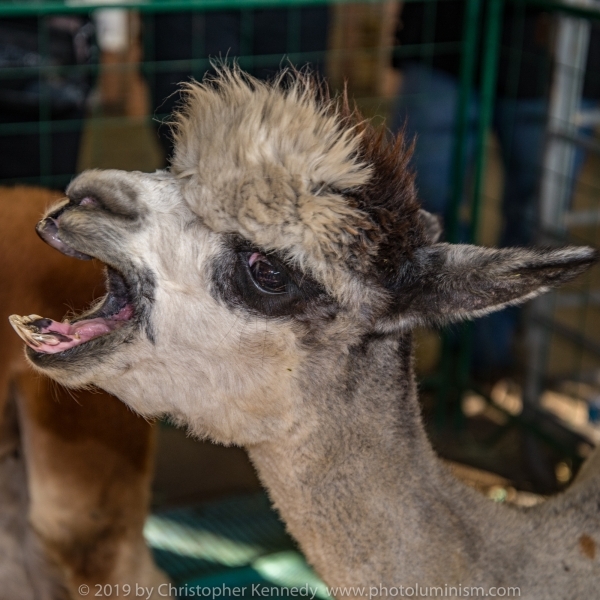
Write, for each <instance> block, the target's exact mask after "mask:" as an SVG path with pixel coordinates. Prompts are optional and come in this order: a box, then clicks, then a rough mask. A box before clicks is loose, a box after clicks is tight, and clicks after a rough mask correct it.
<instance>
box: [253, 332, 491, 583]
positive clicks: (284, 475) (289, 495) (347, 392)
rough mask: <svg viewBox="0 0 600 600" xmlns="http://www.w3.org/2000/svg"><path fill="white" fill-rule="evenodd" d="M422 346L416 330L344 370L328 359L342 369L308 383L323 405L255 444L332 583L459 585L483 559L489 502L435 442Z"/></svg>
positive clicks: (286, 514) (285, 510) (359, 356)
mask: <svg viewBox="0 0 600 600" xmlns="http://www.w3.org/2000/svg"><path fill="white" fill-rule="evenodd" d="M410 345H411V341H410V337H408V336H407V337H405V338H402V339H399V340H392V339H389V338H383V339H372V340H369V341H368V342H367V343H365V344H364V345H363V346H361V347H360V348H355V349H353V350H352V351H351V352H350V354H349V355H348V357H347V358H346V359H345V360H344V364H343V368H341V369H340V365H339V364H337V365H329V367H330V368H328V369H324V368H321V369H320V370H319V372H323V371H325V370H326V371H327V372H329V373H337V374H338V375H337V378H336V379H335V380H329V381H327V382H324V381H321V380H317V381H314V384H313V385H312V386H310V385H309V386H307V389H306V391H305V393H304V396H305V397H306V396H308V395H310V401H308V398H305V402H304V404H305V405H307V406H310V407H311V410H314V411H315V412H314V413H312V414H308V413H307V414H306V415H305V416H304V418H303V419H302V422H301V423H298V424H297V427H296V429H295V430H294V431H292V432H288V435H286V436H285V437H284V438H281V439H279V440H276V441H275V440H274V441H270V442H268V443H263V444H259V445H256V446H253V447H252V448H249V453H250V456H251V458H252V460H253V462H254V463H255V465H256V467H257V469H258V472H259V474H260V476H261V478H262V480H263V482H264V484H265V485H266V486H267V488H268V489H269V491H270V494H271V498H272V499H273V501H274V503H275V505H276V507H277V508H278V510H279V511H280V513H281V515H282V517H283V519H284V520H285V521H286V523H287V525H288V529H289V531H290V532H291V533H292V535H293V536H294V537H296V539H297V540H298V542H299V543H300V545H301V547H302V549H303V551H304V553H305V554H306V556H307V558H308V560H309V561H310V562H311V563H312V564H313V566H314V567H315V568H316V569H317V571H318V572H319V573H320V574H321V575H322V576H323V577H324V578H325V581H326V583H327V584H328V585H333V586H336V585H337V586H351V585H366V586H369V585H379V584H380V583H381V584H384V585H385V584H387V585H402V584H404V585H408V584H409V583H412V584H414V583H415V581H420V582H421V583H424V584H427V585H433V584H434V583H435V582H442V584H443V583H455V582H456V581H459V580H461V579H462V577H463V575H464V569H465V565H466V564H469V562H472V560H473V557H469V552H473V551H474V550H475V548H474V547H473V544H474V538H478V537H479V536H480V534H479V532H476V531H472V530H473V516H474V511H475V512H477V511H486V510H487V509H488V505H487V501H486V500H485V499H483V498H481V499H480V498H479V497H475V494H471V493H470V490H467V489H463V486H462V485H461V484H459V483H458V482H457V481H455V480H454V479H452V478H451V477H450V476H449V475H448V474H447V472H446V469H445V468H444V467H443V465H442V464H441V463H440V461H439V459H437V457H436V456H435V454H434V452H433V450H432V448H431V446H430V444H429V441H428V440H427V437H426V435H425V432H424V430H423V427H422V423H421V418H420V412H419V406H418V401H417V395H416V386H415V380H414V374H413V371H412V357H411V348H410ZM314 372H315V371H313V373H314ZM340 372H342V373H344V376H343V377H339V373H340ZM314 379H318V378H315V377H313V380H314ZM465 497H466V498H467V499H468V500H469V501H467V502H465ZM470 501H472V502H470ZM473 503H474V504H476V505H477V506H476V507H475V506H473ZM486 518H487V517H486ZM440 547H442V548H443V552H440Z"/></svg>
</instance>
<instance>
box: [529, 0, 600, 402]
mask: <svg viewBox="0 0 600 600" xmlns="http://www.w3.org/2000/svg"><path fill="white" fill-rule="evenodd" d="M567 1H568V2H570V3H573V2H574V0H567ZM582 1H583V2H585V0H578V3H581V2H582ZM585 3H586V4H589V5H593V4H594V2H593V1H592V0H589V1H588V2H585ZM589 37H590V23H589V22H588V21H585V20H583V19H581V18H577V17H569V16H565V15H561V16H559V17H558V30H557V36H556V46H555V56H554V58H555V67H554V76H553V81H552V88H551V92H550V106H549V108H548V125H547V133H548V136H547V142H546V151H545V154H544V159H543V164H542V180H541V182H540V201H539V219H540V230H541V236H540V239H538V243H547V242H548V241H551V240H552V238H556V237H557V236H558V237H562V236H564V235H565V233H566V222H565V216H566V214H567V212H568V209H569V204H570V202H571V194H572V192H573V184H572V181H571V178H572V176H573V164H574V158H575V148H574V145H573V142H572V141H569V140H568V139H565V138H564V137H560V135H559V134H561V133H565V134H567V135H574V134H576V133H577V123H576V117H577V113H578V111H579V108H580V103H581V95H582V90H583V79H584V76H585V64H586V59H587V49H588V45H589ZM555 302H556V294H555V293H552V294H545V295H544V296H541V297H540V298H538V299H536V300H535V301H534V302H533V303H532V305H531V307H530V315H531V317H530V319H529V325H528V329H527V337H526V344H527V356H528V363H527V376H526V380H525V389H524V390H523V400H524V404H525V407H527V406H530V407H531V406H535V405H537V404H538V402H539V398H540V396H541V394H542V391H543V385H544V384H543V374H544V366H545V364H546V359H547V353H548V348H549V346H550V338H551V333H550V331H548V329H547V325H544V323H543V321H546V322H547V321H548V320H549V319H551V318H552V313H553V311H554V305H555ZM536 317H537V318H536ZM540 317H541V321H542V322H540V320H539V319H540Z"/></svg>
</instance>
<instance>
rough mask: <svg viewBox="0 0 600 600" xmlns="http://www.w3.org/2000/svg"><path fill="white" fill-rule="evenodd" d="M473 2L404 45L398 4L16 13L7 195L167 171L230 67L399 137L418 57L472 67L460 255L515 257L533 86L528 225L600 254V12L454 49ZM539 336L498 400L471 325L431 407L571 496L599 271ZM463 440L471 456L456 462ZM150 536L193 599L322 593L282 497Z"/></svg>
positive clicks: (531, 337) (589, 392)
mask: <svg viewBox="0 0 600 600" xmlns="http://www.w3.org/2000/svg"><path fill="white" fill-rule="evenodd" d="M454 2H455V0H415V1H414V2H412V1H410V0H407V1H405V2H404V3H403V7H402V10H407V7H410V6H416V5H420V9H419V10H420V17H419V19H420V20H419V21H418V22H419V27H420V29H419V31H418V35H412V34H413V33H414V32H406V31H404V32H402V31H401V33H400V35H399V37H398V38H395V33H396V27H395V24H396V22H397V19H398V18H399V15H400V5H399V4H398V3H396V2H390V1H379V2H364V3H355V2H344V1H334V2H324V1H318V0H304V1H295V0H262V1H258V0H140V1H137V2H110V4H109V3H103V2H95V1H93V0H90V1H84V0H81V1H76V2H73V1H68V0H67V1H64V2H63V1H55V0H51V1H46V2H42V1H34V0H32V1H21V2H18V1H5V2H2V3H0V107H1V110H0V148H1V153H2V161H0V162H1V163H2V164H1V165H0V169H1V170H0V184H2V185H12V184H17V183H19V184H31V185H42V186H47V187H64V185H65V184H66V183H67V182H68V181H69V180H70V178H71V177H72V175H73V174H74V173H75V172H78V171H80V170H82V169H86V168H122V169H137V170H142V171H152V170H154V169H157V168H162V167H163V166H165V164H166V162H165V157H166V156H167V155H168V153H169V151H170V140H169V136H168V133H167V131H168V128H167V126H166V125H165V124H163V122H166V121H168V117H169V113H170V111H171V110H172V109H173V107H174V106H175V104H176V101H177V95H176V88H175V85H174V84H175V83H176V82H179V81H185V80H189V78H190V77H194V78H196V79H201V78H202V76H203V74H204V73H205V72H206V71H207V70H210V69H211V68H212V67H211V62H210V61H211V58H218V57H219V56H221V57H225V58H226V60H228V61H231V60H233V59H235V60H237V61H238V62H239V64H240V66H241V67H242V68H243V69H245V70H248V71H249V72H251V73H253V74H255V75H257V76H258V77H268V76H269V75H272V74H274V73H275V72H276V71H277V70H278V69H279V68H280V67H281V66H286V65H290V64H291V65H294V66H297V67H303V66H304V65H306V64H308V65H310V67H311V68H312V69H313V70H315V71H317V72H318V73H320V74H322V75H323V76H324V77H326V78H327V80H328V81H329V82H330V85H331V86H332V87H333V89H334V90H340V89H341V88H342V87H343V86H344V85H345V82H347V85H348V88H349V90H350V93H351V95H352V96H353V97H354V98H355V99H356V102H357V105H358V106H359V108H360V110H361V111H362V112H363V113H364V114H365V115H366V116H368V117H370V118H373V119H375V120H376V121H377V122H378V123H381V126H388V127H391V128H393V127H399V126H400V125H399V123H400V122H401V121H402V119H401V118H400V119H398V115H399V114H401V109H400V108H399V107H400V106H401V104H400V102H399V101H398V99H397V94H398V89H399V86H400V85H401V82H402V80H403V74H404V73H405V71H404V67H405V66H406V64H408V63H410V62H411V60H413V61H414V60H417V59H418V61H419V62H420V64H422V65H426V66H429V67H435V65H436V64H438V62H439V61H442V62H443V61H444V60H445V58H447V57H453V59H454V60H456V61H458V64H459V72H458V86H457V89H456V102H455V103H454V104H452V106H451V109H452V111H454V112H453V119H452V123H453V124H452V128H453V129H452V131H451V136H450V139H451V143H452V148H451V152H452V158H451V176H450V178H449V180H448V182H447V187H448V190H447V191H448V197H449V205H448V207H447V208H446V211H445V223H444V228H445V238H446V239H447V240H448V241H450V242H460V243H468V242H478V243H482V244H485V245H495V244H497V243H498V241H499V238H500V235H501V234H500V227H499V223H500V222H501V220H502V219H501V215H500V212H501V209H500V208H499V205H500V198H501V197H502V189H503V188H504V187H506V186H507V185H508V184H510V182H508V181H506V178H505V177H504V175H503V167H502V165H505V166H506V165H507V164H510V162H511V160H512V159H511V155H510V153H511V152H512V151H514V150H515V148H516V146H515V143H513V141H512V140H513V138H514V136H515V131H516V128H517V117H518V114H517V102H516V101H517V99H519V98H520V97H521V91H520V86H522V85H524V82H523V80H524V79H528V80H529V81H527V82H526V83H527V84H528V85H535V87H536V89H537V90H539V92H536V93H537V95H536V99H537V100H539V102H538V112H537V113H536V116H535V117H534V118H535V119H538V120H539V121H540V122H541V124H542V129H543V136H544V142H543V151H542V152H540V153H539V155H536V154H532V156H531V157H530V161H529V163H528V164H527V168H528V170H529V172H530V174H531V176H532V177H533V178H534V179H535V182H534V184H535V185H534V188H535V191H534V195H535V198H533V199H526V198H524V199H523V202H527V201H530V202H531V207H532V210H531V211H530V215H529V217H528V222H527V223H525V226H526V227H527V228H528V229H529V230H530V232H531V241H532V242H536V243H538V244H541V245H545V246H548V245H552V246H554V245H565V244H568V243H569V244H575V245H581V244H587V245H594V246H598V241H597V240H598V231H599V226H600V143H599V142H598V139H597V137H594V131H595V130H597V128H598V126H599V125H600V99H599V98H598V96H597V95H595V93H591V94H590V93H588V92H589V90H590V89H592V90H595V89H597V88H599V87H600V68H598V69H595V70H594V69H590V68H589V67H588V68H586V66H587V65H586V61H588V60H589V59H590V57H592V58H595V57H597V56H598V55H599V54H600V45H599V42H598V39H597V37H596V36H597V33H598V31H600V29H599V28H600V3H598V2H597V1H594V0H590V1H588V2H585V1H583V0H582V1H581V2H554V1H550V0H487V1H485V2H484V1H483V0H465V2H464V6H465V9H464V14H463V15H462V17H461V19H462V23H461V27H460V34H459V35H457V37H456V38H455V39H442V40H441V39H440V37H439V28H441V27H443V26H444V23H443V22H442V21H441V17H440V15H443V14H444V5H449V4H450V3H454ZM108 4H109V5H108ZM506 11H509V12H510V15H511V17H510V22H509V26H507V20H506V18H505V17H504V16H503V15H505V14H506ZM532 12H535V14H536V15H542V17H543V18H542V19H541V21H540V23H541V25H540V27H539V28H537V29H536V30H535V32H534V33H535V35H539V36H542V37H543V39H544V41H543V45H545V47H546V48H547V52H545V53H541V54H540V53H533V52H531V48H530V44H529V42H530V40H529V39H528V35H529V29H528V23H529V22H530V21H529V19H530V18H531V14H532ZM407 14H408V13H407ZM409 33H410V34H409ZM595 60H596V63H594V64H598V62H599V61H598V59H597V58H595ZM394 63H395V64H396V66H399V67H400V70H399V71H398V70H394V68H393V66H392V65H393V64H394ZM499 71H501V72H503V73H504V74H505V75H506V78H505V80H504V81H502V82H501V85H502V102H503V105H504V106H505V108H506V110H505V111H504V114H505V118H504V121H503V123H502V135H504V136H505V137H507V138H508V139H510V140H511V141H509V143H508V144H505V146H504V150H503V149H502V148H501V147H500V144H499V143H498V135H494V134H493V133H492V132H493V131H496V133H497V129H498V125H497V123H495V115H496V112H495V109H496V104H497V103H498V102H499V98H498V94H497V90H498V86H499V80H498V73H499ZM534 78H535V79H537V81H532V79H534ZM438 93H439V92H438V91H437V90H434V89H433V88H431V89H429V90H428V89H427V88H426V87H425V88H423V89H421V90H420V91H418V93H415V94H413V95H411V94H410V93H409V92H408V91H405V92H404V94H403V100H402V102H403V104H402V106H410V105H411V104H413V105H418V104H419V103H427V102H429V101H431V99H432V98H433V97H434V96H435V95H437V94H438ZM475 105H476V110H475V109H474V106H475ZM540 107H541V108H540ZM395 117H396V119H395ZM416 133H417V135H418V134H419V131H418V129H417V131H416ZM506 146H508V148H509V149H508V150H506ZM417 148H418V147H417ZM520 319H521V325H520V328H521V330H520V336H519V340H520V343H519V344H518V347H517V348H516V349H513V350H515V352H516V356H517V357H518V360H517V365H516V369H515V368H513V371H514V372H516V373H517V375H518V376H517V378H516V379H515V380H514V381H511V382H508V381H507V380H506V379H502V380H501V381H500V382H499V383H496V384H495V385H493V386H490V385H488V382H489V381H490V378H488V377H486V373H483V375H482V373H481V371H480V372H478V373H475V372H474V370H473V365H474V362H476V361H474V358H473V357H474V356H475V357H477V355H478V354H480V353H481V352H482V350H481V348H480V347H479V346H478V343H479V341H480V338H481V336H482V335H485V330H484V332H483V334H482V332H481V331H479V332H477V331H476V330H475V327H474V326H473V325H472V324H468V325H465V326H462V327H460V328H457V327H455V328H453V329H452V330H450V331H448V332H444V333H442V334H440V333H437V332H436V333H435V334H431V333H427V332H423V333H422V335H421V338H422V339H421V342H420V345H421V348H422V349H423V351H422V355H423V356H422V357H421V359H422V362H423V365H424V366H423V369H422V372H423V376H422V389H423V391H424V392H426V394H425V396H426V398H427V399H428V400H427V406H426V410H427V412H428V415H430V418H429V421H430V424H431V433H432V436H433V438H434V440H438V445H439V447H440V449H441V451H442V452H443V453H444V454H446V455H448V456H450V457H454V458H459V459H461V460H465V461H466V462H471V463H472V464H476V465H478V466H482V467H490V466H491V467H492V468H493V466H494V463H492V462H486V459H485V458H482V455H484V454H485V452H484V450H482V448H483V449H488V450H489V451H490V452H492V451H493V450H494V448H497V447H502V445H503V444H504V446H506V445H510V443H512V442H511V440H512V441H514V439H515V437H514V435H515V432H518V434H519V438H518V439H519V440H520V442H521V443H522V449H523V454H524V455H525V463H526V468H525V471H526V472H525V474H524V475H523V476H522V478H523V479H524V480H526V479H527V478H530V479H533V480H534V481H535V483H537V484H539V485H540V486H541V487H544V486H545V487H546V489H551V488H552V485H555V484H556V481H551V482H548V473H551V475H552V478H554V476H555V477H556V479H558V482H559V484H565V483H568V482H569V480H570V479H571V476H572V473H573V472H574V470H575V469H576V468H577V467H578V466H579V464H580V463H581V461H582V460H583V458H585V456H587V454H588V453H589V451H590V449H591V446H592V445H593V444H595V443H598V442H600V429H598V428H597V426H596V423H597V421H598V420H600V277H599V273H598V269H597V268H596V269H594V270H592V271H591V272H590V274H588V275H586V276H585V277H581V278H580V279H578V280H577V281H576V282H575V283H572V284H570V285H569V286H567V287H566V288H563V289H561V290H560V291H557V292H554V293H552V294H548V295H546V296H544V297H542V298H541V299H538V300H536V301H534V302H532V303H530V304H529V305H528V306H527V308H526V309H525V312H524V313H523V315H521V317H520ZM494 332H495V330H491V332H488V336H489V335H492V336H493V335H495V333H494ZM493 341H494V340H493ZM498 343H499V341H498ZM431 354H433V355H435V356H436V359H435V360H432V359H431V358H428V355H431ZM427 363H429V364H427ZM449 439H451V440H452V441H454V440H455V439H460V440H462V441H463V442H464V443H463V444H462V447H461V448H460V449H459V450H456V449H455V448H454V446H453V445H452V444H450V442H449ZM507 440H509V441H507ZM473 447H475V450H473ZM545 463H548V464H545ZM507 475H508V476H509V477H510V474H508V473H507ZM496 499H497V500H500V501H502V500H504V499H505V496H503V495H502V494H500V495H499V496H498V497H497V498H496ZM224 510H228V511H230V513H229V514H234V515H236V514H237V515H239V521H238V522H237V523H236V524H235V525H234V526H232V527H233V529H232V530H231V531H230V530H227V527H228V526H225V525H223V522H222V521H221V520H220V518H221V517H220V515H221V512H222V511H224ZM250 521H252V523H250ZM147 532H148V539H149V541H150V543H151V544H152V545H153V547H154V549H155V552H156V555H157V558H158V561H159V563H161V565H162V566H163V567H164V568H165V569H166V570H167V571H169V573H170V574H171V575H172V577H174V579H175V580H176V581H179V582H188V583H189V582H190V581H202V582H203V584H204V585H213V584H216V583H217V582H219V581H222V580H224V579H223V578H222V577H221V579H219V578H218V577H217V576H216V575H214V574H212V571H213V570H214V569H215V565H217V564H218V565H219V566H220V567H222V568H223V569H229V570H228V571H227V573H228V575H227V577H228V579H226V580H227V582H228V585H231V582H232V581H235V582H238V583H239V582H249V581H258V582H274V583H276V584H277V585H281V586H292V585H296V584H297V583H299V582H303V583H305V582H306V581H307V578H310V577H311V575H310V573H308V572H307V570H306V566H305V565H304V563H303V562H302V559H301V558H300V557H299V556H298V555H297V553H296V552H295V550H294V547H293V545H291V543H290V542H289V539H288V538H287V537H286V536H285V533H284V532H283V530H282V528H281V526H280V524H279V522H278V521H277V520H276V519H274V518H273V516H272V514H271V513H269V511H268V507H267V504H266V502H265V500H264V498H262V497H261V498H258V499H257V498H253V499H250V500H248V501H244V500H232V501H231V502H229V504H228V505H227V507H225V508H224V506H223V505H214V506H212V507H211V508H209V509H204V510H203V511H202V512H201V513H200V512H198V511H195V510H191V509H190V510H188V509H185V510H184V509H181V510H172V511H170V512H167V513H163V514H157V515H155V516H153V517H152V518H151V520H150V522H149V524H148V527H147ZM226 538H229V540H231V539H233V540H237V541H238V542H239V543H238V544H235V543H232V542H230V541H226ZM265 556H267V557H268V556H271V557H275V558H271V559H268V558H265ZM182 557H183V558H182ZM215 577H217V578H216V579H215ZM207 582H210V583H207ZM236 584H237V583H236ZM320 593H322V592H320ZM323 593H324V592H323Z"/></svg>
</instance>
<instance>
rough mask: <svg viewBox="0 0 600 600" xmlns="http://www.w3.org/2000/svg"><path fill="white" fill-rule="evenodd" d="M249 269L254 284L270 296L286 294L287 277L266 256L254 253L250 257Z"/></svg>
mask: <svg viewBox="0 0 600 600" xmlns="http://www.w3.org/2000/svg"><path fill="white" fill-rule="evenodd" d="M248 268H249V269H250V274H251V275H252V279H254V283H256V285H257V286H258V287H259V288H260V290H261V291H263V292H267V293H269V294H284V293H285V292H286V289H287V277H286V275H285V274H284V273H282V272H281V271H280V270H279V269H278V268H277V267H276V266H275V265H274V264H273V263H272V262H271V261H270V260H269V259H268V258H267V257H266V256H265V255H264V254H261V253H260V252H253V253H252V254H250V256H249V257H248Z"/></svg>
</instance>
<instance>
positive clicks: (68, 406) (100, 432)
mask: <svg viewBox="0 0 600 600" xmlns="http://www.w3.org/2000/svg"><path fill="white" fill-rule="evenodd" d="M60 197H61V196H60V195H59V194H58V193H56V192H51V191H48V190H44V189H40V188H28V187H15V188H1V189H0V230H1V232H0V257H1V259H2V267H1V272H0V314H2V315H4V316H5V317H7V316H8V315H10V314H12V313H13V312H15V310H18V308H19V307H20V306H22V303H23V302H26V303H27V306H29V307H30V308H31V311H32V312H36V313H38V314H50V315H53V316H55V317H56V318H58V317H59V316H61V315H62V314H63V313H64V312H65V308H66V302H69V303H72V304H70V306H71V307H72V308H78V309H81V308H83V307H85V306H86V305H87V304H89V302H90V301H91V300H92V299H93V298H94V297H95V296H97V295H98V294H101V293H102V290H103V289H104V281H103V280H104V278H103V275H102V272H101V269H100V266H99V265H96V264H93V265H91V264H84V263H81V262H79V261H76V260H74V259H72V258H66V257H64V256H61V255H60V254H58V253H57V252H52V251H50V252H47V251H46V248H47V246H44V244H43V243H42V242H41V241H40V240H39V239H38V237H37V236H36V235H35V232H34V230H33V229H32V227H31V223H32V221H35V220H36V219H37V218H39V216H40V215H41V214H42V213H43V211H44V210H45V209H46V208H47V207H48V206H49V205H50V204H51V203H52V202H55V201H56V200H57V199H59V198H60ZM0 336H1V338H2V340H3V343H2V345H1V346H0V415H2V416H1V418H0V596H1V597H3V598H7V599H10V600H29V599H33V598H35V599H36V600H40V599H42V600H47V599H55V598H74V599H76V598H83V597H85V596H86V594H81V595H80V594H79V586H81V585H87V586H88V587H89V594H87V596H88V597H89V596H93V594H94V593H96V592H97V591H98V588H97V587H95V586H96V585H97V584H102V585H104V584H112V585H115V584H119V585H123V584H127V583H129V584H131V585H132V586H134V587H135V584H136V583H138V584H139V585H144V586H146V587H151V586H155V588H156V586H157V585H158V584H159V583H162V582H164V581H166V578H165V576H164V575H163V574H162V573H161V572H160V571H158V569H157V568H156V566H155V565H154V563H153V561H152V558H151V555H150V552H149V550H148V548H147V547H146V544H145V542H144V539H143V536H142V529H143V525H144V521H145V518H146V515H147V512H148V507H149V501H150V482H151V477H152V467H153V451H154V441H155V435H154V431H153V428H152V426H151V425H150V424H149V423H148V422H146V421H145V420H144V419H142V418H140V417H138V416H136V415H135V414H134V413H133V412H131V410H129V409H127V408H126V407H125V406H124V405H122V404H121V403H120V402H118V401H117V400H116V399H115V398H113V397H112V396H109V395H108V394H106V393H104V392H100V391H94V392H91V391H79V392H77V393H76V394H72V393H69V392H68V391H67V390H65V389H64V388H62V387H60V386H58V385H57V384H55V383H53V382H51V381H50V380H48V379H47V378H45V377H43V376H39V375H37V374H34V373H32V372H31V370H30V369H28V368H27V365H26V363H25V356H24V355H23V349H22V345H21V344H20V343H19V342H18V341H17V343H15V340H14V335H12V332H11V331H10V326H9V325H8V323H7V321H6V318H3V319H0ZM15 403H16V404H15ZM15 409H16V410H15ZM121 593H122V590H121ZM108 597H112V596H110V595H109V596H108ZM114 597H115V598H116V597H117V595H115V596H114Z"/></svg>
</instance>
